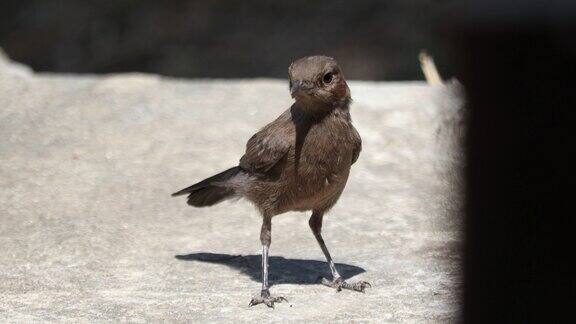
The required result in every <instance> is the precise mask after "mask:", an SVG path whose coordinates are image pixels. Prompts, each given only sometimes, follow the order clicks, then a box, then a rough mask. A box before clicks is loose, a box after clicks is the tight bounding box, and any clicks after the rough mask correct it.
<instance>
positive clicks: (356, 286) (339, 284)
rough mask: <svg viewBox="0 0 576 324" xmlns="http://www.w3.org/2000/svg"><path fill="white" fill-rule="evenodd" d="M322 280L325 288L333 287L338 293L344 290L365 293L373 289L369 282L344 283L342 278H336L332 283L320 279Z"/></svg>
mask: <svg viewBox="0 0 576 324" xmlns="http://www.w3.org/2000/svg"><path fill="white" fill-rule="evenodd" d="M320 279H321V281H320V282H321V283H322V284H323V285H324V286H328V287H332V288H334V289H336V291H341V290H342V289H348V290H353V291H358V292H361V293H363V292H364V290H365V289H366V288H372V285H371V284H370V283H369V282H367V281H363V280H360V281H357V282H355V283H352V284H350V283H348V282H346V281H344V279H342V278H336V279H334V280H332V281H330V280H328V279H326V278H322V277H320Z"/></svg>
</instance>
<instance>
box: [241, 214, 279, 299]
mask: <svg viewBox="0 0 576 324" xmlns="http://www.w3.org/2000/svg"><path fill="white" fill-rule="evenodd" d="M271 241H272V217H268V216H264V221H263V222H262V229H261V230H260V242H261V243H262V290H261V291H260V297H254V298H252V300H251V301H250V304H249V305H248V306H254V305H258V304H266V306H268V307H272V308H274V303H276V302H282V301H288V300H287V299H286V298H284V297H282V296H276V297H274V296H272V295H270V290H269V288H270V286H269V285H268V250H269V249H270V243H271Z"/></svg>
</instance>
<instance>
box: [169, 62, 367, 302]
mask: <svg viewBox="0 0 576 324" xmlns="http://www.w3.org/2000/svg"><path fill="white" fill-rule="evenodd" d="M288 72H289V76H290V92H291V95H292V97H293V98H294V99H296V102H295V103H294V104H293V105H292V106H291V107H290V108H289V109H288V110H286V111H285V112H284V113H282V115H280V116H279V117H278V118H277V119H276V120H274V121H273V122H271V123H270V124H268V125H266V126H264V128H262V129H261V130H260V131H258V132H257V133H256V134H254V135H253V136H252V137H251V138H250V139H249V140H248V143H247V145H246V152H245V154H244V156H242V158H241V159H240V162H239V164H238V166H236V167H233V168H231V169H228V170H226V171H224V172H221V173H219V174H217V175H215V176H212V177H210V178H208V179H205V180H203V181H201V182H199V183H197V184H195V185H192V186H190V187H188V188H186V189H183V190H181V191H179V192H177V193H175V194H173V195H175V196H178V195H182V194H188V203H189V204H190V205H192V206H196V207H203V206H210V205H213V204H216V203H219V202H221V201H223V200H226V199H228V198H232V197H243V198H246V199H248V200H249V201H251V202H252V203H253V204H254V205H255V206H257V207H258V209H259V210H260V212H261V214H262V216H263V217H264V221H263V224H262V231H261V236H260V238H261V241H262V244H263V252H262V254H263V266H262V269H263V275H262V277H263V285H262V295H261V297H259V298H255V299H253V300H252V302H251V305H252V304H258V303H266V304H267V305H268V306H270V305H273V303H274V302H275V301H281V300H282V298H280V297H275V298H273V297H271V296H270V294H269V292H268V274H267V273H268V272H267V271H268V270H267V269H268V246H269V245H270V240H271V218H272V217H273V216H275V215H278V214H282V213H285V212H287V211H307V210H312V211H313V215H312V217H311V219H310V222H309V223H310V227H311V228H312V230H313V232H314V235H315V236H316V239H317V240H318V243H319V244H320V246H321V247H322V251H323V252H324V254H325V255H326V258H327V260H328V262H329V265H330V269H331V270H332V274H333V276H334V281H333V282H331V283H329V285H331V286H333V287H336V288H337V289H341V288H348V289H354V290H362V291H363V290H364V287H365V286H366V283H363V282H360V283H358V284H357V285H349V284H347V283H346V282H344V281H343V280H342V279H341V278H340V275H339V274H338V272H337V271H336V269H335V267H334V263H333V262H332V259H331V257H330V255H329V253H328V250H327V248H326V246H325V244H324V241H323V239H322V236H321V234H320V231H321V227H322V216H323V214H324V213H325V212H326V211H327V210H329V209H330V208H331V207H332V206H334V204H335V203H336V201H337V200H338V198H339V197H340V194H341V193H342V191H343V190H344V187H345V186H346V182H347V180H348V175H349V173H350V167H351V166H352V164H354V162H356V160H357V159H358V156H359V154H360V151H361V149H362V141H361V139H360V135H359V134H358V132H357V131H356V129H355V128H354V126H352V121H351V119H350V111H349V105H350V102H351V98H350V89H349V88H348V85H347V84H346V81H345V79H344V76H343V75H342V71H341V70H340V68H339V67H338V64H337V63H336V61H335V60H334V59H332V58H330V57H326V56H311V57H305V58H302V59H300V60H298V61H295V62H294V63H292V65H290V68H289V69H288ZM358 285H359V286H358Z"/></svg>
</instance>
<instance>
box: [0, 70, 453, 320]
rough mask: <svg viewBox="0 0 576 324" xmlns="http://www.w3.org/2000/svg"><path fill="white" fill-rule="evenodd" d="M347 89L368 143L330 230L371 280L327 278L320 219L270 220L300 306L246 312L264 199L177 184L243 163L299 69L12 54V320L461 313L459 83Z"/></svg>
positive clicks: (7, 92) (276, 276) (339, 255)
mask: <svg viewBox="0 0 576 324" xmlns="http://www.w3.org/2000/svg"><path fill="white" fill-rule="evenodd" d="M350 86H351V90H352V95H353V98H354V104H353V106H352V114H353V119H354V122H355V125H357V128H358V130H359V132H360V134H361V135H362V138H363V142H364V149H363V151H362V154H361V156H360V159H359V161H358V162H357V164H355V165H354V167H353V170H352V173H351V177H350V180H349V183H348V186H347V188H346V190H345V192H344V194H343V196H342V198H341V200H340V202H339V203H338V204H337V205H336V207H335V208H334V209H333V210H332V211H331V212H330V214H329V215H327V216H326V218H325V225H324V237H325V239H326V241H327V244H328V246H329V248H330V250H331V252H332V254H333V256H334V258H335V260H336V262H337V263H339V265H338V267H339V268H340V270H341V272H342V273H343V274H344V275H345V276H346V277H352V278H351V279H350V280H360V279H361V280H366V281H369V282H371V283H372V288H371V289H368V291H367V292H366V293H365V294H360V293H353V292H349V291H342V292H339V293H336V292H335V291H333V290H331V289H329V288H327V287H324V286H321V285H318V284H316V279H317V277H318V276H320V275H324V276H327V275H328V274H329V270H328V267H327V266H326V265H325V263H324V257H323V255H322V252H321V251H320V248H319V247H318V246H317V244H316V242H315V240H314V237H313V235H312V234H311V232H310V231H309V229H308V223H307V219H308V216H309V215H306V214H304V213H288V214H285V215H281V216H278V217H276V218H274V220H273V225H272V226H273V227H272V235H273V238H272V246H271V255H272V259H271V269H270V271H271V283H272V284H273V287H272V293H276V294H280V295H284V296H286V297H287V298H288V299H289V303H282V304H278V305H277V306H276V308H275V309H268V308H267V307H265V306H263V305H259V306H256V307H252V308H249V307H248V302H249V301H250V298H251V296H252V295H255V294H257V293H258V292H259V289H260V283H259V279H260V257H259V253H260V243H259V238H258V237H259V230H260V225H261V222H260V218H259V216H258V214H257V213H256V211H255V209H254V208H253V207H252V206H251V205H250V204H249V203H247V202H245V201H237V202H226V203H223V204H220V205H218V206H215V207H212V208H208V209H193V208H190V207H188V206H187V205H186V203H185V199H183V198H180V199H177V198H171V197H170V193H172V192H174V191H175V190H178V189H181V188H183V187H185V186H188V185H190V184H192V183H193V182H195V181H198V180H201V179H203V178H204V177H207V176H210V175H212V174H214V173H215V172H218V171H221V170H223V169H225V168H227V167H230V166H233V165H235V164H236V163H237V162H238V159H239V158H240V156H241V155H242V153H243V150H244V145H245V143H246V141H247V140H248V138H249V137H250V136H251V134H253V133H254V132H255V131H257V130H258V129H259V128H260V127H262V126H263V125H265V124H266V123H267V122H269V121H271V120H272V119H273V118H275V117H276V116H277V115H279V114H280V113H281V112H282V111H283V110H284V109H285V108H287V107H288V106H289V105H290V103H291V99H290V97H289V95H288V90H287V84H286V82H285V81H283V80H258V79H257V80H239V81H225V80H174V79H165V78H160V77H157V76H152V75H142V74H121V75H110V76H104V77H95V76H78V75H48V74H32V73H30V72H29V71H28V70H26V69H25V68H23V67H14V66H13V65H12V64H10V63H7V62H1V63H0V188H1V191H2V194H1V195H0V217H1V218H0V247H1V249H0V259H1V260H2V262H1V263H0V321H18V322H20V321H23V322H24V321H54V322H61V321H74V322H76V321H81V322H92V321H130V322H147V321H160V320H168V321H199V322H213V321H225V322H233V321H234V322H236V321H240V322H243V321H272V322H274V321H278V322H280V321H321V322H332V321H349V320H354V321H378V322H382V321H384V322H446V321H454V320H457V318H458V313H459V296H460V292H461V289H460V285H461V278H460V260H461V258H460V254H459V246H460V243H459V242H460V234H459V226H460V223H461V222H460V220H459V217H460V216H459V213H458V203H457V202H458V195H457V190H456V188H457V183H456V182H455V181H453V180H451V179H453V178H454V175H455V174H457V172H458V163H457V160H458V156H459V153H458V152H459V151H458V150H457V149H455V147H456V146H457V145H454V143H455V142H457V141H453V140H452V138H453V135H452V134H454V129H456V130H458V128H457V126H456V128H454V127H455V126H454V124H453V120H454V118H453V116H455V115H454V114H457V112H458V107H459V106H460V105H461V104H460V100H459V99H458V97H457V91H456V90H455V88H454V87H446V88H445V87H436V88H434V87H429V86H427V85H426V84H423V83H418V82H416V83H375V82H351V83H350ZM446 129H449V130H451V131H446ZM446 134H450V135H449V136H446ZM439 144H440V145H439Z"/></svg>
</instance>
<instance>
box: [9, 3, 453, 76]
mask: <svg viewBox="0 0 576 324" xmlns="http://www.w3.org/2000/svg"><path fill="white" fill-rule="evenodd" d="M442 2H445V1H439V0H438V1H433V0H410V1H406V0H388V1H376V0H360V1H321V2H320V1H303V0H292V1H268V0H256V1H241V0H229V1H219V0H205V1H193V0H163V1H154V0H83V1H78V0H49V1H47V0H2V1H0V47H2V48H3V49H4V51H5V52H7V54H8V55H9V56H10V57H11V58H12V59H14V60H16V61H19V62H22V63H25V64H27V65H29V66H31V67H32V68H33V69H34V70H36V71H54V72H77V73H111V72H125V71H141V72H151V73H159V74H162V75H168V76H176V77H190V78H196V77H218V78H243V77H277V78H284V77H285V76H286V70H287V66H288V64H289V63H290V62H291V61H292V60H294V59H296V58H299V57H301V56H305V55H310V54H319V53H321V54H326V55H330V56H334V57H336V58H337V59H338V60H339V61H340V63H341V64H342V65H343V66H344V69H345V71H346V74H347V77H348V78H351V79H364V80H415V79H422V78H423V76H422V74H421V72H420V68H419V65H418V58H417V56H418V52H419V51H420V50H421V49H425V48H426V49H429V50H431V52H432V53H433V54H434V55H436V57H437V58H439V59H440V62H439V63H440V67H441V71H442V70H443V69H442V61H443V60H442V58H443V56H442V55H441V54H442V53H439V51H440V48H442V47H440V46H439V45H438V44H433V43H432V41H431V38H432V31H431V23H432V22H431V13H430V11H431V8H432V7H433V6H435V5H436V4H438V3H442ZM439 36H441V35H439ZM441 38H442V37H438V39H441ZM433 45H434V46H433ZM437 62H438V59H437Z"/></svg>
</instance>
